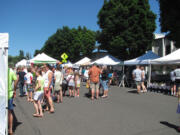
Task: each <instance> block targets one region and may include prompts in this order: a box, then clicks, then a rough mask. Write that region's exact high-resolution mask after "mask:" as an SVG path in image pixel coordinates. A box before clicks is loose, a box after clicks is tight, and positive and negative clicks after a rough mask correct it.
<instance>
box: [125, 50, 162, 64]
mask: <svg viewBox="0 0 180 135" xmlns="http://www.w3.org/2000/svg"><path fill="white" fill-rule="evenodd" d="M157 58H159V56H158V55H157V54H155V53H153V52H152V51H148V52H147V53H145V54H144V55H142V56H139V57H137V58H135V59H131V60H127V61H124V65H149V64H150V61H151V60H153V59H157Z"/></svg>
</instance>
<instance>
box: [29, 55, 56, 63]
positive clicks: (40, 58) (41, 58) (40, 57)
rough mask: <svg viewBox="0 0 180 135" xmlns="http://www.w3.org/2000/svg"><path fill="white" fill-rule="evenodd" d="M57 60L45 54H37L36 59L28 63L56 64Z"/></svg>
mask: <svg viewBox="0 0 180 135" xmlns="http://www.w3.org/2000/svg"><path fill="white" fill-rule="evenodd" d="M57 62H58V60H56V59H54V58H52V57H50V56H48V55H46V54H45V53H41V54H38V55H37V56H36V57H34V58H32V59H31V60H30V63H34V64H41V63H49V64H56V63H57Z"/></svg>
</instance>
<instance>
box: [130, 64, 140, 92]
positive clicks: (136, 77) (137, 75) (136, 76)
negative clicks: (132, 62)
mask: <svg viewBox="0 0 180 135" xmlns="http://www.w3.org/2000/svg"><path fill="white" fill-rule="evenodd" d="M132 76H133V79H134V81H135V83H136V86H137V92H138V94H139V93H140V92H141V76H142V71H141V69H140V67H139V66H136V69H135V70H133V73H132Z"/></svg>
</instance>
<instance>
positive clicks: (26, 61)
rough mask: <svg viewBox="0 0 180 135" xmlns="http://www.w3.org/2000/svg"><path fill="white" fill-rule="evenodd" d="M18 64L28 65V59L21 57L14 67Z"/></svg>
mask: <svg viewBox="0 0 180 135" xmlns="http://www.w3.org/2000/svg"><path fill="white" fill-rule="evenodd" d="M18 66H29V64H28V60H26V59H22V60H21V61H19V62H18V63H17V64H16V67H18Z"/></svg>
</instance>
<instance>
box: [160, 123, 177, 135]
mask: <svg viewBox="0 0 180 135" xmlns="http://www.w3.org/2000/svg"><path fill="white" fill-rule="evenodd" d="M160 123H161V124H162V125H165V126H167V127H169V128H173V129H175V130H176V131H177V132H178V133H180V131H179V130H178V128H179V126H177V125H174V124H171V123H169V122H167V121H160Z"/></svg>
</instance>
